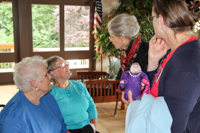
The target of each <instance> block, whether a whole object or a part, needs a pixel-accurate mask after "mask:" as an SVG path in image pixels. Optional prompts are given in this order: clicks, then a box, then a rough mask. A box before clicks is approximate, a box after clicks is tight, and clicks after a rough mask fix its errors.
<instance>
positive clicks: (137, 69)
mask: <svg viewBox="0 0 200 133" xmlns="http://www.w3.org/2000/svg"><path fill="white" fill-rule="evenodd" d="M130 71H131V72H132V73H139V72H140V71H141V67H140V65H138V64H133V65H132V66H131V69H130Z"/></svg>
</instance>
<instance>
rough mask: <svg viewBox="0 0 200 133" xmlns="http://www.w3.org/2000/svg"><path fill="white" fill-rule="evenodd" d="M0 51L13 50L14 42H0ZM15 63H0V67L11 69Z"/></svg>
mask: <svg viewBox="0 0 200 133" xmlns="http://www.w3.org/2000/svg"><path fill="white" fill-rule="evenodd" d="M0 52H1V53H4V52H14V44H13V43H0ZM14 66H15V63H10V62H6V63H0V69H12V68H14Z"/></svg>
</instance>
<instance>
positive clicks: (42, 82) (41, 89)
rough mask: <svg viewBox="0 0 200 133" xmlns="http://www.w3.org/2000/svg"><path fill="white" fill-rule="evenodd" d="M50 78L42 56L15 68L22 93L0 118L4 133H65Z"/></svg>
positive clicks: (21, 63)
mask: <svg viewBox="0 0 200 133" xmlns="http://www.w3.org/2000/svg"><path fill="white" fill-rule="evenodd" d="M50 78H51V76H50V75H49V74H48V73H47V64H46V61H45V60H44V59H43V58H42V57H40V56H33V57H26V58H24V59H23V60H22V61H21V62H19V63H17V64H16V65H15V72H14V82H15V84H16V86H17V87H18V89H19V92H17V93H16V95H15V96H14V97H13V98H12V99H11V100H10V101H9V102H8V103H7V104H6V106H5V107H4V109H3V110H2V111H1V114H0V132H1V133H14V132H15V133H16V132H20V133H66V124H65V123H64V119H63V117H62V115H61V112H60V109H59V107H58V105H57V103H56V101H55V99H54V97H53V96H52V95H51V94H49V93H48V92H49V91H50V90H51V85H50Z"/></svg>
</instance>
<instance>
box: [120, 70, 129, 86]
mask: <svg viewBox="0 0 200 133" xmlns="http://www.w3.org/2000/svg"><path fill="white" fill-rule="evenodd" d="M128 74H129V71H125V72H124V73H123V74H122V76H121V79H120V81H122V80H124V83H120V86H121V87H122V88H126V86H127V84H128V83H127V78H128Z"/></svg>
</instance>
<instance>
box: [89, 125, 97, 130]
mask: <svg viewBox="0 0 200 133" xmlns="http://www.w3.org/2000/svg"><path fill="white" fill-rule="evenodd" d="M90 126H91V127H92V128H93V130H94V131H96V128H95V126H94V124H93V123H90Z"/></svg>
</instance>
